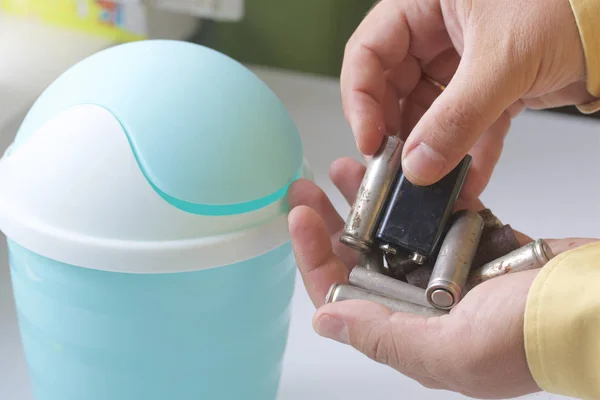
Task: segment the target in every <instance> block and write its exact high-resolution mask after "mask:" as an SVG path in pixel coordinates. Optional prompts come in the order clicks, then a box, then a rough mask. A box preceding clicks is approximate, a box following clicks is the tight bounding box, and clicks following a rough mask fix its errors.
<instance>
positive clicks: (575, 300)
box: [524, 3, 600, 399]
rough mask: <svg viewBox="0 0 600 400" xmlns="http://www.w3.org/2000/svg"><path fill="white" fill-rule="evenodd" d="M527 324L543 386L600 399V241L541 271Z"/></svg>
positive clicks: (533, 365)
mask: <svg viewBox="0 0 600 400" xmlns="http://www.w3.org/2000/svg"><path fill="white" fill-rule="evenodd" d="M598 4H600V3H598ZM524 325H525V328H524V330H525V350H526V354H527V362H528V364H529V368H530V370H531V373H532V375H533V378H534V379H535V381H536V383H537V384H538V385H539V386H540V388H542V389H543V390H545V391H547V392H551V393H557V394H561V395H566V396H573V397H577V398H582V399H598V398H600V242H597V243H592V244H588V245H586V246H583V247H579V248H577V249H574V250H570V251H568V252H565V253H563V254H561V255H559V256H557V257H555V258H554V259H553V260H551V261H550V263H548V264H547V265H546V266H545V267H544V268H543V269H542V270H541V272H540V273H539V274H538V276H537V277H536V279H535V281H534V283H533V285H532V287H531V290H530V292H529V295H528V299H527V305H526V309H525V324H524Z"/></svg>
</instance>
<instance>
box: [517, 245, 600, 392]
mask: <svg viewBox="0 0 600 400" xmlns="http://www.w3.org/2000/svg"><path fill="white" fill-rule="evenodd" d="M524 333H525V352H526V354H527V362H528V364H529V368H530V370H531V373H532V375H533V378H534V379H535V381H536V382H537V384H538V386H539V387H540V388H542V390H545V391H547V392H549V393H554V394H560V395H564V396H571V397H576V398H579V399H584V400H587V399H590V400H592V399H594V400H598V399H600V242H595V243H592V244H588V245H585V246H582V247H579V248H577V249H574V250H570V251H567V252H565V253H562V254H560V255H558V256H556V257H555V258H554V259H552V260H551V261H550V262H549V263H548V264H547V265H546V266H544V268H542V270H541V271H540V273H539V274H538V276H537V278H536V279H535V281H534V283H533V285H532V287H531V289H530V291H529V295H528V298H527V306H526V309H525V326H524Z"/></svg>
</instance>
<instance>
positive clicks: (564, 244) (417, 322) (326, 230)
mask: <svg viewBox="0 0 600 400" xmlns="http://www.w3.org/2000/svg"><path fill="white" fill-rule="evenodd" d="M364 172H365V167H364V166H363V165H362V164H360V163H358V162H356V161H354V160H352V159H341V160H338V161H336V162H335V163H334V164H333V165H332V168H331V178H332V180H333V182H334V183H335V185H336V186H337V187H338V189H339V190H340V191H341V192H342V194H343V195H344V197H345V198H346V199H347V200H348V202H350V203H353V202H354V200H355V195H356V193H357V191H358V187H359V185H360V182H361V181H362V177H363V175H364ZM290 202H291V204H292V206H293V209H292V211H291V213H290V216H289V222H290V230H291V235H292V243H293V247H294V253H295V256H296V260H297V262H298V267H299V269H300V272H301V275H302V278H303V280H304V284H305V286H306V288H307V290H308V293H309V295H310V297H311V299H312V301H313V303H314V304H315V305H316V306H317V307H318V308H319V309H318V311H317V313H316V315H315V318H314V327H315V330H316V331H317V332H318V333H319V334H320V335H322V336H325V337H328V338H331V339H334V340H337V341H339V342H342V343H346V344H349V345H351V346H353V347H355V348H356V349H357V350H359V351H361V352H362V353H364V354H365V355H367V356H368V357H370V358H372V359H374V360H376V361H378V362H381V363H384V364H387V365H389V366H391V367H392V368H395V369H396V370H398V371H399V372H401V373H402V374H405V375H407V376H409V377H411V378H413V379H416V380H417V381H418V382H420V383H421V384H423V385H424V386H426V387H429V388H436V389H446V390H452V391H456V392H460V393H463V394H466V395H469V396H473V397H479V398H507V397H515V396H520V395H524V394H527V393H531V392H535V391H538V390H539V388H538V387H537V386H536V384H535V382H534V380H533V378H532V376H531V373H530V372H529V368H528V365H527V360H526V358H525V349H524V343H523V314H524V310H525V303H526V300H527V293H528V291H529V287H530V285H531V284H532V282H533V280H534V278H535V276H536V274H537V272H538V271H528V272H522V273H516V274H513V275H507V276H503V277H500V278H496V279H492V280H490V281H487V282H485V283H483V284H481V285H479V286H477V287H475V288H474V289H472V290H471V291H469V292H468V294H467V295H466V296H465V297H464V299H463V300H462V301H461V302H460V303H459V304H458V305H457V306H456V307H455V308H454V309H453V310H452V311H451V313H450V314H449V315H446V316H442V317H436V318H430V319H426V318H423V317H420V316H414V315H408V314H403V313H393V312H391V311H390V310H388V309H386V308H385V307H383V306H381V305H379V304H375V303H370V302H367V301H362V300H349V301H343V302H339V303H332V304H326V305H324V301H325V296H326V293H327V291H328V289H329V287H330V286H331V285H332V284H333V283H336V282H337V283H345V282H347V279H348V275H349V271H350V268H352V267H353V266H355V265H356V263H357V261H358V255H357V254H356V253H355V252H354V251H352V250H351V249H350V248H348V247H346V246H344V245H343V244H341V243H340V242H339V237H340V234H341V232H342V230H343V228H344V221H343V219H342V218H341V217H340V215H339V214H338V213H337V212H336V210H335V208H334V207H333V205H332V204H331V202H330V201H329V199H328V198H327V196H326V195H325V193H324V192H323V191H322V190H321V189H320V188H319V187H317V186H316V185H315V184H313V183H311V182H309V181H306V180H299V181H297V182H295V183H294V184H293V185H292V187H291V188H290ZM469 208H471V209H473V210H475V211H479V210H480V209H483V208H484V207H483V204H481V203H480V202H479V201H475V202H473V203H472V204H471V205H470V206H469ZM520 238H521V239H520V240H521V241H522V244H525V243H526V242H529V241H531V239H530V238H528V237H527V236H525V235H520ZM590 241H592V240H591V239H571V240H562V241H561V240H551V241H549V244H550V245H551V246H552V248H553V251H554V252H555V253H560V252H563V251H566V250H568V249H571V248H574V247H577V246H580V245H583V244H586V243H589V242H590Z"/></svg>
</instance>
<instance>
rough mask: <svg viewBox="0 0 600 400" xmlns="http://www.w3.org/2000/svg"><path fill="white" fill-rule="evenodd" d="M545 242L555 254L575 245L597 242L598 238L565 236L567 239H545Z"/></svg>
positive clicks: (570, 248)
mask: <svg viewBox="0 0 600 400" xmlns="http://www.w3.org/2000/svg"><path fill="white" fill-rule="evenodd" d="M545 241H546V243H548V246H550V249H551V250H552V253H554V255H555V256H557V255H559V254H561V253H564V252H566V251H569V250H573V249H576V248H577V247H581V246H585V245H587V244H590V243H596V242H599V241H600V239H594V238H567V239H546V240H545Z"/></svg>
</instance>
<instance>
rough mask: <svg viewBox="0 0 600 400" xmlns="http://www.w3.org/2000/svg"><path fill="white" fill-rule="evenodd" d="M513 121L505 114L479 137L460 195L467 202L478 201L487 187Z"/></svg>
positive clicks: (473, 149)
mask: <svg viewBox="0 0 600 400" xmlns="http://www.w3.org/2000/svg"><path fill="white" fill-rule="evenodd" d="M510 123H511V119H510V116H509V115H508V114H507V113H503V114H502V115H501V116H500V118H498V120H496V121H495V122H494V123H493V124H492V126H491V127H490V128H489V129H487V130H486V131H485V132H484V133H483V135H482V136H480V137H479V139H478V140H477V142H476V143H475V145H474V146H473V148H472V149H471V151H470V152H469V153H470V155H471V157H472V161H471V167H470V168H469V172H468V174H467V179H466V181H465V184H464V185H463V188H462V190H461V193H460V197H461V198H462V199H464V200H466V201H471V200H473V199H477V198H478V197H479V196H480V195H481V194H482V193H483V191H484V189H485V188H486V187H487V185H488V183H489V181H490V179H491V177H492V173H493V172H494V168H495V167H496V164H498V161H499V160H500V155H501V154H502V149H503V148H504V139H505V138H506V135H507V134H508V131H509V129H510Z"/></svg>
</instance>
